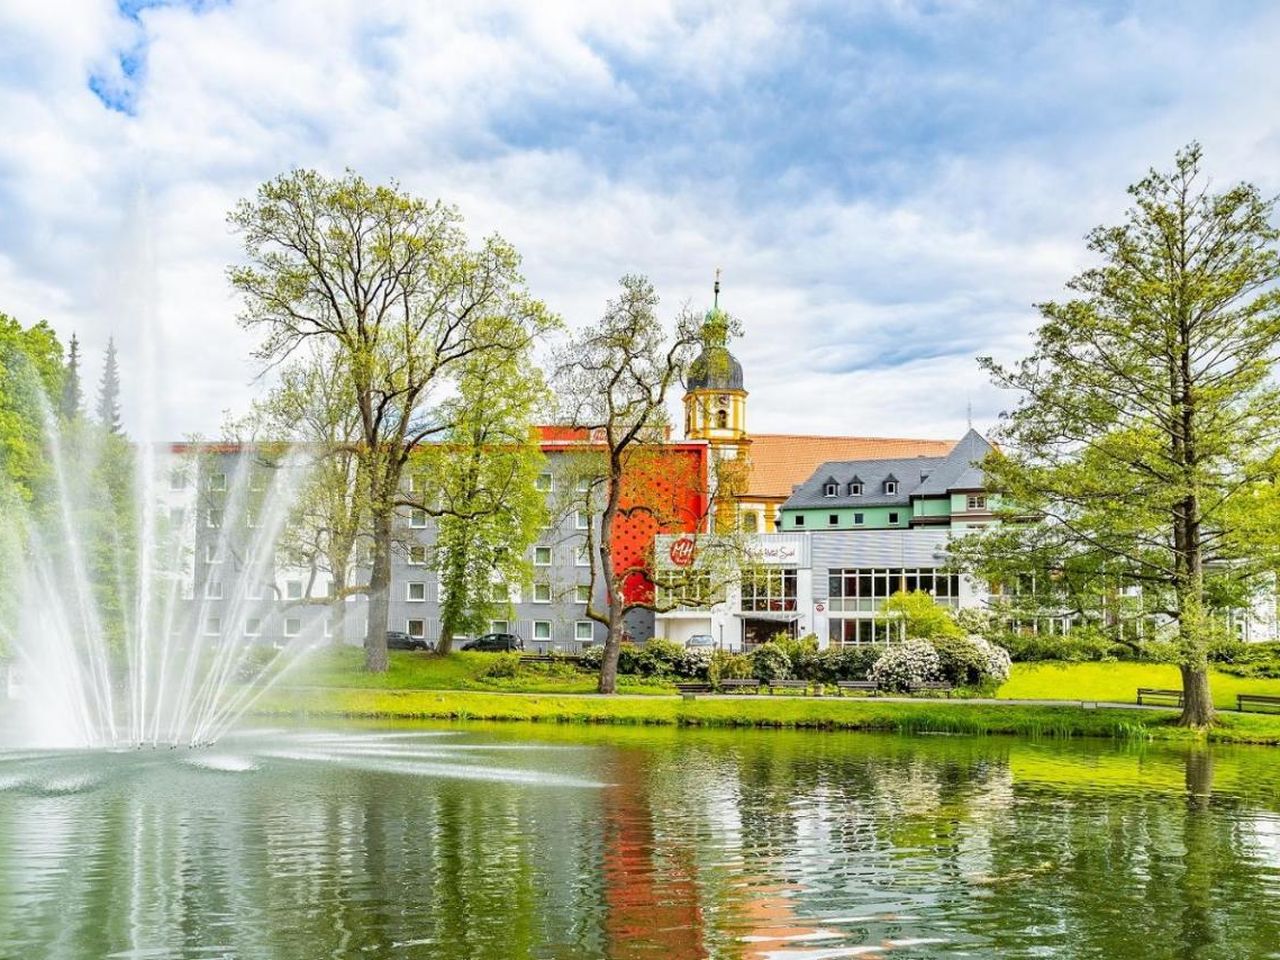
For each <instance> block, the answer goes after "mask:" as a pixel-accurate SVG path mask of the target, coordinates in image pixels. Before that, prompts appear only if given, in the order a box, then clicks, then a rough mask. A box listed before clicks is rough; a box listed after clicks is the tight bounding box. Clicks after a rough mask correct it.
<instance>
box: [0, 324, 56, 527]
mask: <svg viewBox="0 0 1280 960" xmlns="http://www.w3.org/2000/svg"><path fill="white" fill-rule="evenodd" d="M64 376H65V374H64V370H63V366H62V347H61V345H59V343H58V338H57V335H56V334H55V333H54V332H53V328H52V327H50V326H49V325H48V324H47V323H45V322H44V321H41V322H40V323H36V324H33V325H32V326H30V327H23V326H22V325H21V324H19V323H18V321H17V320H15V319H13V318H12V317H10V316H8V315H7V314H4V313H0V476H2V477H3V478H4V479H5V480H7V481H8V483H9V484H11V488H10V489H11V494H12V495H13V496H14V497H16V498H18V499H20V500H22V501H25V502H30V501H31V499H32V497H33V496H34V495H35V493H36V491H37V489H38V487H39V486H40V484H41V483H42V482H43V481H44V479H45V476H46V471H47V466H48V465H47V462H46V460H45V456H44V452H43V439H42V438H43V435H44V429H45V423H44V421H45V416H46V411H47V410H49V409H51V408H56V406H57V403H58V400H59V398H60V396H61V393H62V387H63V379H64Z"/></svg>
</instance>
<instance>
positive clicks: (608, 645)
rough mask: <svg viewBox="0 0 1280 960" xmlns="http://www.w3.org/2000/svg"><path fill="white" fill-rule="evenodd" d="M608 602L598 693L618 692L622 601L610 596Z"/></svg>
mask: <svg viewBox="0 0 1280 960" xmlns="http://www.w3.org/2000/svg"><path fill="white" fill-rule="evenodd" d="M611 600H612V602H611V603H610V604H609V634H608V636H606V637H605V638H604V656H603V657H602V658H601V660H600V683H599V684H598V686H597V688H596V689H597V690H598V691H599V692H600V693H617V692H618V654H619V653H620V652H621V651H622V601H621V599H620V598H618V597H613V598H611Z"/></svg>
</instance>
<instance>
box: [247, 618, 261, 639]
mask: <svg viewBox="0 0 1280 960" xmlns="http://www.w3.org/2000/svg"><path fill="white" fill-rule="evenodd" d="M244 635H245V636H246V637H260V636H262V618H261V617H249V618H248V619H247V620H245V622H244Z"/></svg>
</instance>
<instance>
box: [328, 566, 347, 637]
mask: <svg viewBox="0 0 1280 960" xmlns="http://www.w3.org/2000/svg"><path fill="white" fill-rule="evenodd" d="M346 586H347V585H346V583H345V582H340V581H339V580H337V579H336V578H335V579H334V581H333V603H332V604H331V605H330V606H331V607H332V609H333V615H332V616H331V617H330V618H329V628H330V630H331V631H332V632H333V635H332V636H331V637H330V638H329V639H330V640H331V641H333V645H334V646H335V647H341V646H342V645H343V644H344V643H346V640H347V597H346V593H345V590H346Z"/></svg>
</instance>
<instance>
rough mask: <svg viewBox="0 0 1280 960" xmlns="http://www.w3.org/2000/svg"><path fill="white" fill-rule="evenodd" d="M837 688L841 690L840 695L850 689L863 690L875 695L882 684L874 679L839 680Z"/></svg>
mask: <svg viewBox="0 0 1280 960" xmlns="http://www.w3.org/2000/svg"><path fill="white" fill-rule="evenodd" d="M836 689H837V690H839V691H840V696H842V697H843V696H844V695H845V692H846V691H849V690H861V691H862V692H863V693H869V694H871V695H872V696H873V697H874V696H875V695H876V693H878V692H879V690H880V684H878V683H876V682H875V681H874V680H837V681H836Z"/></svg>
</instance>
